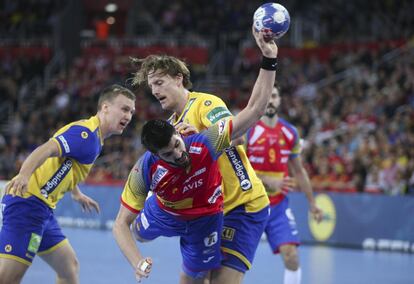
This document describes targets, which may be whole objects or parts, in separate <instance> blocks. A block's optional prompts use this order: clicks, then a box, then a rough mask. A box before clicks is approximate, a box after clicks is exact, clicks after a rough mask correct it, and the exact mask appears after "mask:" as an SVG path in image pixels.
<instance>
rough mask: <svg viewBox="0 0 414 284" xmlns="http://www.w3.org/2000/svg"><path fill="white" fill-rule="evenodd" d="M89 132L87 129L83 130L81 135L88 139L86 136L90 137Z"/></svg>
mask: <svg viewBox="0 0 414 284" xmlns="http://www.w3.org/2000/svg"><path fill="white" fill-rule="evenodd" d="M88 136H89V135H88V132H86V131H82V132H81V137H82V138H83V139H86V138H88Z"/></svg>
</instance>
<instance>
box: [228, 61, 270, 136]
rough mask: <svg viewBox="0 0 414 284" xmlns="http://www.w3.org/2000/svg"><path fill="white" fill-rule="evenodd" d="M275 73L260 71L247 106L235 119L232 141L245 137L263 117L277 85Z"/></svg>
mask: <svg viewBox="0 0 414 284" xmlns="http://www.w3.org/2000/svg"><path fill="white" fill-rule="evenodd" d="M275 74H276V72H275V71H269V70H264V69H262V68H261V69H260V72H259V76H258V78H257V80H256V83H255V85H254V87H253V91H252V95H251V97H250V99H249V102H248V104H247V106H246V107H245V108H244V109H243V110H242V111H240V113H239V114H238V115H236V116H235V117H234V119H233V133H232V139H234V138H237V137H240V136H241V135H243V134H244V133H245V132H246V131H247V130H248V129H249V128H250V127H252V126H253V125H254V124H256V122H257V121H258V120H259V119H260V118H261V117H262V115H263V114H264V112H265V110H266V105H267V102H268V100H269V96H270V94H271V93H272V88H273V85H274V83H275Z"/></svg>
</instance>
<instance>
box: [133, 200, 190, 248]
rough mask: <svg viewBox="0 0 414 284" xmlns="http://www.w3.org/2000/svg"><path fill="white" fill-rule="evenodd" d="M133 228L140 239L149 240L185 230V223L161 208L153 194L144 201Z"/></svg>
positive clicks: (176, 234)
mask: <svg viewBox="0 0 414 284" xmlns="http://www.w3.org/2000/svg"><path fill="white" fill-rule="evenodd" d="M133 228H134V234H136V235H137V236H138V238H139V239H140V240H148V241H149V240H153V239H155V238H157V237H159V236H164V237H173V236H178V235H179V234H180V232H185V228H186V224H185V222H184V221H180V220H177V219H176V217H174V216H173V215H171V214H169V213H167V212H165V211H164V210H162V209H161V208H160V207H159V206H158V204H157V203H156V200H155V196H154V195H153V196H151V197H150V198H148V199H147V201H146V202H145V206H144V209H143V210H142V211H141V212H140V213H139V214H138V216H137V218H136V219H135V221H134V223H133Z"/></svg>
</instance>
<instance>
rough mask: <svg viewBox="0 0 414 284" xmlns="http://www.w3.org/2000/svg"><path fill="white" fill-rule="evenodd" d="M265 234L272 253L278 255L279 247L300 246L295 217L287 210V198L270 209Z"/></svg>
mask: <svg viewBox="0 0 414 284" xmlns="http://www.w3.org/2000/svg"><path fill="white" fill-rule="evenodd" d="M265 232H266V236H267V240H268V242H269V245H270V248H271V249H272V251H273V252H274V253H279V247H280V246H282V245H287V244H291V245H299V244H300V241H299V232H298V229H297V225H296V221H295V217H294V215H293V213H292V210H291V209H290V208H289V202H288V199H287V198H285V199H284V200H282V202H281V203H279V204H277V205H275V206H272V207H271V210H270V217H269V221H268V223H267V225H266V229H265Z"/></svg>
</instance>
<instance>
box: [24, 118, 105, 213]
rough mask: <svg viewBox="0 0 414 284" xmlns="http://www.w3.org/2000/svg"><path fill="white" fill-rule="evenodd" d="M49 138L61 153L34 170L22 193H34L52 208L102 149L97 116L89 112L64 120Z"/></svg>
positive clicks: (81, 178)
mask: <svg viewBox="0 0 414 284" xmlns="http://www.w3.org/2000/svg"><path fill="white" fill-rule="evenodd" d="M51 139H52V140H53V141H55V142H56V143H57V145H58V147H59V152H60V155H59V157H50V158H48V159H47V160H46V161H45V162H44V163H43V164H42V165H41V166H40V167H38V168H37V169H36V170H35V172H34V173H33V174H32V176H31V177H30V180H29V185H28V191H27V193H25V195H24V196H23V197H29V196H32V195H34V196H36V197H38V198H40V199H41V200H42V201H43V202H45V203H46V204H47V205H48V206H49V207H51V208H55V207H56V203H57V202H58V201H59V200H60V199H61V198H62V197H63V195H64V194H65V192H67V191H69V190H72V189H73V188H74V187H75V186H76V185H77V184H78V183H79V182H81V181H83V180H84V179H85V178H86V176H87V175H88V173H89V171H90V170H91V168H92V166H93V163H94V162H95V160H96V158H97V157H98V156H99V154H100V153H101V150H102V146H103V138H102V136H101V133H100V131H99V119H98V117H97V116H92V117H90V118H89V119H84V120H79V121H75V122H72V123H70V124H67V125H66V126H64V127H62V128H61V129H59V130H58V131H57V132H56V133H55V134H54V135H53V137H52V138H51Z"/></svg>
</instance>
